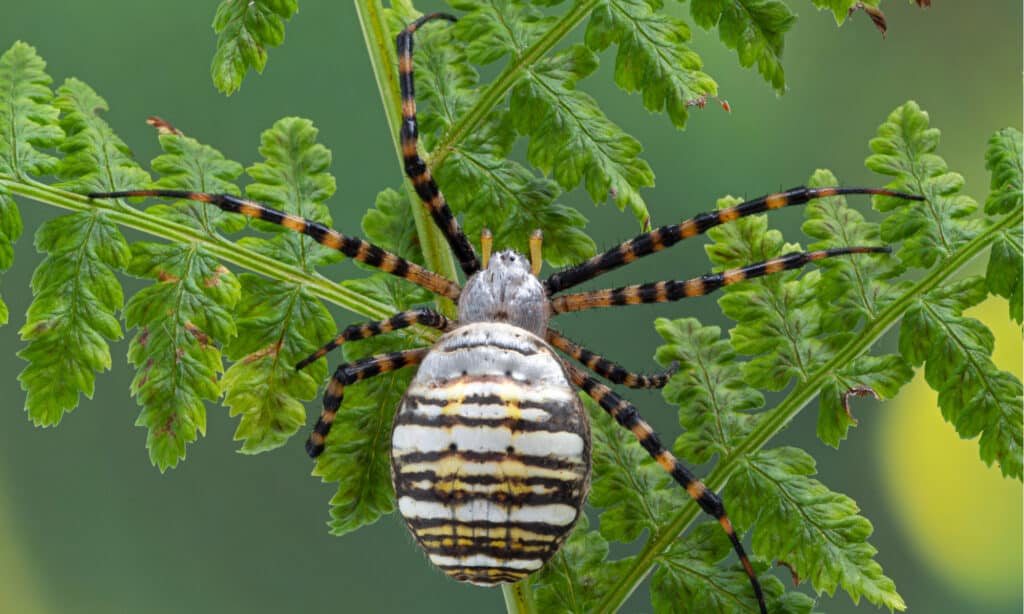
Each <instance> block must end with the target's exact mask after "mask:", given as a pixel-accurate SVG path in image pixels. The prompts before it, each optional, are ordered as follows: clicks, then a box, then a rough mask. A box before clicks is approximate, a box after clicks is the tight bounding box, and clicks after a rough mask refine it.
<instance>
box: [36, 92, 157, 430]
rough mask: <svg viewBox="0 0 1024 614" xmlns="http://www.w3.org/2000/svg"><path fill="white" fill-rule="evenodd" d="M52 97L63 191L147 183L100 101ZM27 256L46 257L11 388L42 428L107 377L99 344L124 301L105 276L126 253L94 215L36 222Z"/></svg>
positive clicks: (91, 96)
mask: <svg viewBox="0 0 1024 614" xmlns="http://www.w3.org/2000/svg"><path fill="white" fill-rule="evenodd" d="M58 94H59V96H58V97H57V100H56V102H55V104H56V106H57V107H58V108H60V109H61V111H63V113H64V115H63V117H62V118H61V128H63V130H64V132H65V133H66V134H67V138H66V140H64V141H63V142H62V143H61V144H60V150H61V151H62V152H64V154H65V155H64V159H63V160H62V161H61V163H60V166H59V167H58V168H57V174H58V175H59V176H60V177H61V178H62V179H64V185H65V186H68V187H70V188H71V189H73V190H77V191H96V190H119V189H127V188H130V187H135V186H138V185H146V184H148V183H149V175H148V174H147V173H146V172H145V171H143V170H142V169H141V168H139V166H138V165H137V164H136V163H135V162H134V161H132V159H131V157H130V155H129V153H130V152H129V151H128V147H127V146H126V145H125V144H124V142H123V141H121V139H120V138H118V137H117V135H116V134H114V132H113V130H111V128H110V126H109V125H107V123H106V122H105V121H104V120H103V119H102V118H101V117H100V116H99V112H100V111H103V110H106V108H107V103H106V101H104V100H103V99H102V98H100V97H99V95H97V94H96V92H94V91H93V90H92V88H90V87H89V86H88V85H86V84H85V83H82V82H81V81H78V80H77V79H68V81H67V82H66V83H65V84H64V85H62V86H61V87H60V89H59V90H58ZM36 249H38V250H39V251H41V252H46V253H47V254H48V255H47V257H46V259H45V260H43V262H42V263H41V264H40V265H39V267H38V268H37V269H36V272H35V274H34V275H33V277H32V291H33V294H34V298H33V300H32V305H31V306H30V307H29V310H28V316H27V318H26V322H25V325H24V326H23V327H22V328H21V331H20V333H21V337H22V339H24V340H27V341H29V344H28V346H27V347H26V348H25V349H23V350H22V351H21V352H19V353H18V356H20V357H21V358H23V359H25V360H26V361H28V362H29V364H28V366H26V367H25V369H24V370H23V371H22V372H21V374H20V375H19V376H18V379H19V381H20V382H21V385H22V388H23V389H24V390H25V391H26V393H27V395H28V396H27V400H26V403H25V407H26V409H27V411H28V413H29V417H30V418H31V419H32V421H33V422H34V423H36V424H42V425H47V426H50V425H54V424H57V423H58V422H60V419H61V418H62V417H63V415H64V413H65V412H67V411H70V410H72V409H74V408H75V407H76V406H77V405H78V395H79V393H84V394H85V395H86V396H87V397H92V393H93V387H94V382H95V373H96V372H97V371H101V370H105V369H109V368H110V364H111V363H110V347H109V344H108V341H112V340H116V339H120V338H121V336H122V335H123V333H122V331H121V324H120V322H118V320H117V317H116V313H117V311H118V310H120V309H121V306H122V304H123V303H124V292H123V290H122V289H121V283H120V282H119V281H118V279H117V277H116V275H115V274H114V271H117V270H123V269H124V268H125V267H126V266H127V265H128V262H129V258H130V254H129V249H128V244H127V242H126V241H125V239H124V237H123V236H122V235H121V231H120V229H119V228H118V227H117V225H116V224H114V222H112V221H111V220H110V219H109V218H108V217H107V216H106V215H105V214H104V213H103V212H102V211H99V210H94V211H83V212H81V213H73V214H71V215H66V216H63V217H59V218H56V219H53V220H50V221H48V222H46V223H45V224H43V225H42V226H40V227H39V230H38V231H37V232H36Z"/></svg>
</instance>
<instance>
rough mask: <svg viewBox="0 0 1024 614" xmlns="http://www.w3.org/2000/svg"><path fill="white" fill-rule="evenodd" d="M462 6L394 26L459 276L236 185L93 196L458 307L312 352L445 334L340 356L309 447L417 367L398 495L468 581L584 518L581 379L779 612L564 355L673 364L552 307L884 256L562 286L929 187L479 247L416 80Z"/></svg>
mask: <svg viewBox="0 0 1024 614" xmlns="http://www.w3.org/2000/svg"><path fill="white" fill-rule="evenodd" d="M434 19H444V20H449V21H454V20H455V18H454V17H453V16H451V15H446V14H442V13H434V14H430V15H425V16H423V17H421V18H419V19H417V20H416V21H415V22H413V23H412V24H410V25H409V26H408V27H406V28H405V29H404V30H403V31H402V32H401V33H400V34H399V35H398V38H397V47H398V55H399V77H400V84H401V93H402V117H403V122H402V126H401V144H402V153H403V157H404V161H405V172H406V174H407V175H408V177H409V179H410V180H411V181H412V184H413V186H414V187H415V189H416V192H417V194H418V195H419V197H420V199H421V200H422V201H423V204H424V205H425V206H426V208H427V209H428V210H429V212H430V214H431V216H432V218H433V220H434V222H435V223H436V224H437V226H438V227H439V228H440V230H441V232H442V233H443V234H444V236H445V238H446V240H447V242H448V244H449V246H450V247H451V249H452V251H453V252H454V254H455V256H456V258H457V259H458V261H459V264H460V267H461V269H462V271H463V273H464V274H465V276H466V278H467V281H466V284H465V286H460V285H459V284H458V283H457V282H456V281H454V280H450V279H446V278H445V277H442V276H440V275H438V274H436V273H434V272H432V271H429V270H427V269H426V268H424V267H422V266H419V265H417V264H414V263H412V262H409V261H407V260H404V259H403V258H400V257H399V256H397V255H395V254H392V253H389V252H387V251H386V250H383V249H381V248H379V247H377V246H375V245H373V244H371V243H368V242H366V241H364V240H362V239H358V238H355V237H350V236H346V235H344V234H342V233H340V232H338V231H336V230H333V229H331V228H327V227H326V226H324V225H322V224H319V223H317V222H314V221H311V220H307V219H303V218H301V217H298V216H295V215H292V214H289V213H285V212H282V211H278V210H275V209H271V208H269V207H265V206H263V205H261V204H258V203H255V202H251V201H248V200H245V199H242V198H238V197H235V196H231V195H225V194H206V193H197V192H185V191H176V190H130V191H119V192H105V193H93V194H90V195H89V196H90V197H91V198H121V197H139V196H157V197H171V198H183V199H190V200H195V201H201V202H206V203H209V204H212V205H215V206H217V207H219V208H221V209H223V210H225V211H230V212H235V213H239V214H242V215H245V216H248V217H252V218H256V219H261V220H264V221H267V222H271V223H275V224H279V225H281V226H284V227H286V228H289V229H291V230H294V231H295V232H299V233H302V234H305V235H307V236H310V237H312V238H313V239H314V240H315V241H317V242H318V243H320V244H322V245H325V246H327V247H330V248H332V249H336V250H338V251H340V252H342V253H344V254H345V255H346V256H348V257H350V258H352V259H354V260H357V261H359V262H362V263H364V264H367V265H370V266H372V267H375V268H377V269H380V270H381V271H384V272H387V273H390V274H392V275H395V276H397V277H401V278H402V279H405V280H408V281H410V282H412V283H414V284H416V285H418V286H420V287H422V288H425V289H427V290H429V291H431V292H433V293H435V294H437V295H440V296H443V297H447V298H449V299H451V300H453V301H456V302H457V304H458V318H457V319H455V320H452V319H449V318H447V317H445V316H444V315H442V314H440V313H438V312H437V311H434V310H433V309H429V308H419V309H412V310H409V311H404V312H401V313H398V314H396V315H394V316H393V317H391V318H389V319H387V320H383V321H380V322H371V323H365V324H359V325H353V326H349V327H348V328H346V329H345V330H344V331H342V332H341V333H339V334H338V335H337V336H336V337H335V338H334V339H332V340H331V341H330V342H328V343H327V344H325V345H324V346H323V347H321V348H320V349H318V350H317V351H316V352H314V353H313V354H312V355H310V356H309V357H307V358H306V359H304V360H302V361H301V362H300V363H299V364H298V365H297V366H296V368H297V369H301V368H303V367H305V366H307V365H309V364H310V363H312V362H313V361H315V360H318V359H320V358H321V357H323V356H325V355H326V354H327V353H328V352H330V351H331V350H333V349H334V348H336V347H338V346H339V345H341V344H343V343H345V342H347V341H353V340H357V339H366V338H368V337H372V336H375V335H379V334H383V333H387V332H391V331H395V330H398V329H401V328H406V327H409V326H411V325H413V324H419V325H421V326H426V327H430V328H435V329H437V330H439V331H441V332H442V333H443V335H442V337H441V338H440V339H439V340H438V341H437V342H436V343H435V344H434V345H433V346H431V347H428V348H415V349H409V350H404V351H400V352H393V353H388V354H379V355H375V356H370V357H367V358H364V359H361V360H357V361H354V362H352V363H347V364H342V365H340V366H339V367H338V368H337V369H336V370H335V372H334V375H333V376H332V377H331V379H330V382H329V383H328V385H327V389H326V392H325V393H324V399H323V411H322V413H321V415H320V419H319V420H318V421H317V424H316V426H315V427H314V429H313V432H312V433H311V434H310V436H309V439H308V441H307V443H306V450H307V452H308V453H309V455H310V456H312V457H316V456H318V455H319V454H320V453H321V452H323V450H324V445H325V441H326V437H327V434H328V432H329V431H330V428H331V424H332V422H333V421H334V418H335V416H336V414H337V412H338V410H339V408H340V406H341V403H342V401H343V398H344V390H345V387H346V386H348V385H351V384H354V383H356V382H359V381H361V380H364V379H367V378H370V377H373V376H375V375H380V374H382V373H387V372H389V371H393V370H395V369H399V368H402V367H406V366H413V365H419V370H418V372H417V374H416V375H415V377H414V378H413V380H412V382H411V384H410V386H409V389H408V391H407V392H406V394H405V396H404V398H403V400H402V402H401V406H400V407H399V410H398V412H397V414H396V418H395V425H394V429H393V432H392V479H393V483H394V486H395V492H396V495H397V497H398V507H399V510H400V511H401V512H402V515H403V516H404V517H405V520H406V522H407V524H408V526H409V528H410V530H411V531H412V534H413V536H414V537H415V538H416V540H417V541H418V542H419V543H420V545H421V546H422V547H423V548H424V550H425V551H426V552H427V554H428V556H429V557H430V560H431V561H432V562H433V563H434V564H436V565H437V566H439V567H440V568H441V569H443V570H444V571H445V572H446V573H447V574H449V575H450V576H452V577H454V578H456V579H457V580H461V581H468V582H473V583H476V584H483V585H494V584H499V583H503V582H514V581H518V580H521V579H522V578H524V577H526V576H528V575H529V574H531V573H533V572H534V571H536V570H538V569H540V567H542V566H543V565H544V563H546V562H547V561H548V560H549V559H550V558H551V557H552V556H553V555H554V554H555V553H556V552H557V551H558V549H559V547H560V546H561V545H562V543H563V542H564V540H565V539H566V537H567V536H568V535H569V533H570V531H571V529H572V527H573V525H574V524H575V522H576V520H577V519H578V517H579V514H580V511H581V509H582V506H583V503H584V501H585V498H586V494H587V490H588V487H589V480H590V445H591V444H590V436H589V435H590V427H589V424H588V421H587V415H586V413H585V410H584V408H583V405H582V403H581V401H580V399H579V396H578V395H577V394H576V392H575V390H574V387H575V388H579V389H581V390H582V391H583V392H585V393H586V394H587V395H589V396H590V397H591V398H592V399H593V400H594V401H596V402H597V403H598V404H599V405H600V406H601V407H602V408H603V409H604V410H605V411H606V412H607V413H608V414H610V415H611V416H612V418H613V419H614V420H615V421H616V422H617V423H618V424H620V425H621V426H622V427H623V428H626V429H628V430H629V431H631V432H632V433H633V434H634V435H635V436H636V438H637V441H638V442H639V443H640V445H641V446H642V447H643V448H644V449H645V450H646V451H647V452H648V453H649V454H650V455H651V457H653V458H654V460H655V461H656V462H657V463H658V464H659V465H660V466H661V467H663V468H664V469H665V471H667V472H668V473H669V474H670V475H671V476H672V478H673V479H674V480H675V481H676V482H678V483H679V485H680V486H682V487H683V488H684V489H685V490H686V492H687V493H688V494H689V496H690V497H691V498H693V499H694V500H695V501H696V502H697V504H698V505H699V506H700V507H701V509H702V510H703V511H704V512H706V513H707V514H709V515H711V516H713V517H714V518H715V519H717V520H718V522H719V523H720V525H721V527H722V530H723V531H725V533H726V534H727V535H728V538H729V540H730V541H731V543H732V546H733V549H734V550H735V551H736V554H737V556H738V557H739V560H740V562H741V563H742V565H743V568H744V570H745V572H746V574H747V576H748V577H749V579H750V584H751V587H752V589H753V597H754V598H755V599H756V601H757V605H758V607H759V609H760V611H761V612H762V613H766V612H767V605H766V603H765V599H764V595H763V592H762V590H761V585H760V582H759V581H758V578H757V575H756V573H755V572H754V570H753V567H752V566H751V564H750V561H749V559H748V557H747V554H746V552H745V550H744V548H743V545H742V544H741V542H740V539H739V536H738V535H737V534H736V531H735V530H734V528H733V525H732V523H731V522H730V521H729V518H728V516H727V514H726V511H725V507H724V505H723V503H722V500H721V499H720V498H719V496H718V495H717V494H715V493H714V492H712V491H711V490H709V489H707V488H706V487H705V486H704V484H703V483H702V482H701V481H700V480H699V479H697V477H696V476H695V475H694V474H693V473H692V472H691V471H690V470H689V469H687V468H686V467H685V466H684V465H683V464H682V463H681V462H679V460H677V459H676V457H675V456H674V455H673V454H672V453H671V452H669V451H668V450H666V449H665V447H664V446H663V445H662V443H661V441H660V439H659V438H658V436H657V434H656V433H655V432H654V431H653V429H652V428H651V427H650V426H649V425H648V424H647V422H645V421H644V420H643V418H641V417H640V414H639V412H638V411H637V409H636V408H635V407H634V406H633V405H632V404H631V403H630V402H629V401H627V400H625V399H623V398H622V397H620V396H619V395H618V394H617V393H615V392H614V391H613V390H612V389H611V388H610V387H608V386H607V385H606V384H604V383H601V382H600V381H599V380H598V379H597V378H595V377H593V376H592V375H589V374H587V373H586V372H585V371H584V370H583V369H580V368H579V367H577V366H575V365H573V364H571V363H570V362H568V361H567V360H565V359H564V358H562V357H560V356H559V355H558V354H556V353H555V349H556V348H557V349H558V350H561V351H562V352H564V353H565V354H566V355H567V356H569V357H571V358H572V359H573V360H575V361H577V362H579V363H581V364H582V365H584V366H585V367H586V368H587V369H590V370H591V371H593V372H594V373H596V374H597V375H599V376H601V377H604V378H605V379H607V380H609V381H611V382H613V383H616V384H622V385H625V386H627V387H630V388H661V387H663V386H664V385H665V384H666V383H667V382H668V379H669V377H670V376H671V371H672V370H671V369H670V370H669V371H668V372H665V373H660V374H655V375H645V374H639V373H633V372H630V371H628V370H626V369H624V368H623V367H621V366H619V365H617V364H615V363H613V362H611V361H609V360H607V359H605V358H604V357H602V356H599V355H597V354H595V353H594V352H591V351H590V350H588V349H586V348H585V347H583V346H581V345H579V344H577V343H575V342H573V341H572V340H570V339H568V338H567V337H565V336H564V335H562V334H561V333H559V332H558V331H557V330H555V329H552V328H550V327H549V325H548V322H549V319H550V318H551V317H554V316H557V315H560V314H564V313H569V312H573V311H583V310H587V309H593V308H596V307H610V306H618V305H635V304H641V303H661V302H669V301H677V300H681V299H684V298H690V297H696V296H701V295H704V294H708V293H710V292H713V291H714V290H717V289H719V288H721V287H724V286H727V285H730V284H734V283H737V282H740V281H743V280H745V279H750V278H754V277H760V276H763V275H769V274H772V273H777V272H781V271H785V270H789V269H795V268H800V267H803V266H804V265H806V264H807V263H809V262H813V261H816V260H821V259H823V258H830V257H833V256H840V255H847V254H868V253H886V252H888V251H889V249H888V248H885V247H849V248H839V249H829V250H821V251H812V252H796V253H790V254H786V255H784V256H781V257H778V258H773V259H771V260H767V261H764V262H759V263H755V264H751V265H748V266H744V267H740V268H735V269H730V270H726V271H722V272H721V273H713V274H708V275H703V276H700V277H695V278H692V279H688V280H682V281H660V282H656V283H645V284H636V285H629V286H624V287H621V288H615V289H609V290H598V291H590V292H579V293H573V294H566V295H561V296H555V295H556V294H558V293H560V292H563V291H564V290H567V289H569V288H572V287H574V286H576V285H578V284H580V283H583V282H585V281H588V280H590V279H593V278H595V277H597V276H599V275H601V274H603V273H606V272H608V271H611V270H613V269H616V268H618V267H620V266H623V265H625V264H628V263H630V262H632V261H634V260H636V259H637V258H641V257H644V256H647V255H649V254H653V253H655V252H658V251H661V250H663V249H665V248H668V247H671V246H672V245H674V244H676V243H677V242H679V241H681V240H683V239H688V238H691V237H694V236H697V235H699V234H702V233H704V232H706V231H707V230H708V229H710V228H713V227H715V226H718V225H721V224H725V223H728V222H731V221H734V220H737V219H739V218H741V217H745V216H748V215H753V214H757V213H762V212H765V211H769V210H772V209H779V208H782V207H786V206H790V205H799V204H804V203H807V202H808V201H810V200H813V199H816V198H822V197H827V196H834V195H838V194H884V195H889V196H896V197H901V198H906V199H910V200H923V199H922V197H919V196H914V195H910V194H903V193H899V192H894V191H891V190H885V189H872V188H840V187H832V188H816V189H812V188H805V187H798V188H794V189H791V190H787V191H784V192H779V193H775V194H770V195H767V196H763V197H761V198H756V199H753V200H749V201H746V202H743V203H741V204H738V205H735V206H732V207H729V208H726V209H721V210H718V211H714V212H709V213H703V214H700V215H698V216H696V217H693V218H691V219H688V220H685V221H683V222H681V223H678V224H671V225H667V226H662V227H660V228H657V229H655V230H653V231H650V232H647V233H644V234H641V235H639V236H637V237H634V238H633V239H630V240H628V241H626V242H624V243H622V244H620V245H619V246H617V247H615V248H612V249H610V250H608V251H605V252H604V253H601V254H598V255H597V256H594V257H593V258H590V259H589V260H587V261H585V262H582V263H580V264H577V265H575V266H572V267H570V268H568V269H565V270H562V271H560V272H557V273H555V274H553V275H551V276H550V277H548V278H547V279H545V280H543V281H541V280H540V279H539V278H538V274H539V272H540V268H541V257H540V247H541V237H540V234H539V233H534V235H533V236H531V238H530V256H529V258H527V257H525V256H523V255H521V254H518V253H516V252H514V251H511V250H509V251H502V252H498V253H496V254H494V255H493V256H492V254H491V244H492V238H491V236H490V234H489V233H487V232H486V231H485V233H484V235H483V236H482V237H481V245H482V247H483V254H482V259H481V258H478V256H477V254H476V251H475V250H474V248H473V246H472V245H471V244H470V242H469V241H468V239H467V238H466V235H465V234H464V233H463V232H462V229H461V227H460V225H459V223H458V221H457V220H456V219H455V217H454V215H453V214H452V211H451V209H450V208H449V207H448V204H447V202H446V201H445V199H444V196H442V194H441V192H440V190H439V188H438V186H437V184H436V183H435V181H434V179H433V177H432V175H431V172H430V169H429V168H428V167H427V165H426V163H425V161H424V160H423V159H422V158H421V157H420V155H419V152H418V129H417V120H416V103H415V93H414V78H413V33H414V32H415V31H416V30H417V29H418V28H419V27H421V26H422V25H423V24H425V23H427V22H429V21H431V20H434Z"/></svg>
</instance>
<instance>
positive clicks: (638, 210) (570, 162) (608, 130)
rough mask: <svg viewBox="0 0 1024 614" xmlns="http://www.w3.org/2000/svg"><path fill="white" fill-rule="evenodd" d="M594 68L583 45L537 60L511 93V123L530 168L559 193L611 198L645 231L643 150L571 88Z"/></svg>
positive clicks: (647, 182) (648, 176)
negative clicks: (547, 177) (581, 190)
mask: <svg viewBox="0 0 1024 614" xmlns="http://www.w3.org/2000/svg"><path fill="white" fill-rule="evenodd" d="M595 68H597V58H596V56H594V54H593V52H592V51H590V50H589V49H587V48H586V47H584V46H583V45H573V46H572V47H570V48H569V49H566V50H565V51H561V52H558V53H556V54H554V55H552V56H551V57H548V58H544V59H543V60H540V61H539V62H537V63H536V64H534V65H533V66H532V67H531V68H530V70H529V71H528V72H527V73H526V74H524V76H523V78H522V79H521V80H520V81H519V83H517V84H516V86H515V88H514V89H513V90H512V98H511V101H510V103H509V106H510V110H511V113H512V118H513V121H514V123H515V126H516V129H517V130H518V131H519V133H520V134H523V135H528V136H529V137H530V145H529V148H528V149H527V158H528V159H529V161H530V164H533V165H534V166H535V167H537V168H539V169H540V170H541V171H543V172H544V173H545V174H548V173H550V174H551V176H552V177H553V178H554V180H555V181H556V182H558V184H559V185H561V186H562V187H563V188H564V189H570V188H573V187H575V186H576V185H578V184H580V183H582V184H583V186H584V187H585V188H586V190H587V193H588V194H589V195H590V198H591V199H592V200H593V201H594V202H603V201H605V200H606V199H608V198H611V200H612V201H613V202H615V204H616V205H617V206H618V207H619V208H620V209H623V208H625V207H629V209H630V210H631V211H632V212H633V215H634V216H635V217H636V218H637V220H639V221H640V223H641V225H643V226H647V225H649V223H650V221H649V220H650V215H649V214H648V212H647V204H646V203H645V202H644V200H643V198H642V197H641V196H640V192H639V190H640V188H644V187H648V186H651V185H654V173H653V172H652V171H651V168H650V166H648V164H647V162H645V161H644V160H643V159H642V158H640V157H639V155H640V151H641V150H642V149H643V148H642V147H641V145H640V143H639V141H637V140H636V139H634V138H633V137H631V136H629V135H628V134H626V133H625V132H623V131H622V129H621V128H619V127H618V126H617V125H615V124H614V123H612V122H611V120H609V119H608V118H607V117H606V116H605V115H604V113H603V112H602V111H601V110H600V108H598V106H597V103H596V102H595V101H594V99H593V98H591V97H590V96H589V95H588V94H585V93H583V92H581V91H579V90H577V89H576V88H575V84H576V82H577V81H578V80H579V79H582V78H583V77H585V76H587V75H589V74H590V73H591V72H593V71H594V69H595Z"/></svg>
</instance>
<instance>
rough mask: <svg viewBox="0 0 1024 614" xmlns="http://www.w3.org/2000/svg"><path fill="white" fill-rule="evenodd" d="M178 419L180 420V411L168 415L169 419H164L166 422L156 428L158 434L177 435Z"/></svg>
mask: <svg viewBox="0 0 1024 614" xmlns="http://www.w3.org/2000/svg"><path fill="white" fill-rule="evenodd" d="M177 420H178V412H174V413H173V414H171V415H170V416H167V419H166V420H164V423H163V424H161V425H160V426H159V427H158V428H157V429H156V434H157V435H161V436H167V437H174V436H175V435H174V423H175V422H176V421H177Z"/></svg>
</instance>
